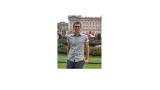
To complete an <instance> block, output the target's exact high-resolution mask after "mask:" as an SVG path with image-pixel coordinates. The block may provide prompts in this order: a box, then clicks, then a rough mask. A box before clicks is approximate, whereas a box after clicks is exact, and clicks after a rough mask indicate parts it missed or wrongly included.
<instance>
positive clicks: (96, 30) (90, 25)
mask: <svg viewBox="0 0 160 90" xmlns="http://www.w3.org/2000/svg"><path fill="white" fill-rule="evenodd" d="M101 19H102V16H100V17H82V16H81V15H78V16H75V15H69V16H68V33H69V34H71V33H73V32H74V30H73V24H74V22H76V21H79V22H81V24H82V28H81V33H83V34H101V27H102V25H101V24H102V21H101Z"/></svg>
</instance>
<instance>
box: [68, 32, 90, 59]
mask: <svg viewBox="0 0 160 90" xmlns="http://www.w3.org/2000/svg"><path fill="white" fill-rule="evenodd" d="M88 41H89V39H88V36H87V35H85V34H81V33H80V34H79V36H75V34H70V35H69V36H68V37H67V42H70V50H69V54H68V60H70V61H72V62H73V61H74V60H75V62H78V61H82V60H84V47H85V43H86V42H88Z"/></svg>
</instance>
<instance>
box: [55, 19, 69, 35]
mask: <svg viewBox="0 0 160 90" xmlns="http://www.w3.org/2000/svg"><path fill="white" fill-rule="evenodd" d="M57 24H58V25H57V30H58V31H57V34H58V35H59V34H61V35H66V34H68V23H66V22H59V23H57Z"/></svg>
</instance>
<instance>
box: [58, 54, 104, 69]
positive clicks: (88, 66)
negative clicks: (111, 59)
mask: <svg viewBox="0 0 160 90" xmlns="http://www.w3.org/2000/svg"><path fill="white" fill-rule="evenodd" d="M58 60H59V61H67V56H58ZM88 61H89V62H101V58H93V57H89V59H88ZM58 69H66V63H58ZM83 69H101V64H84V66H83Z"/></svg>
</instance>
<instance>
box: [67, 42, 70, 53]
mask: <svg viewBox="0 0 160 90" xmlns="http://www.w3.org/2000/svg"><path fill="white" fill-rule="evenodd" d="M69 50H70V42H68V48H67V56H68V54H69Z"/></svg>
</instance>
